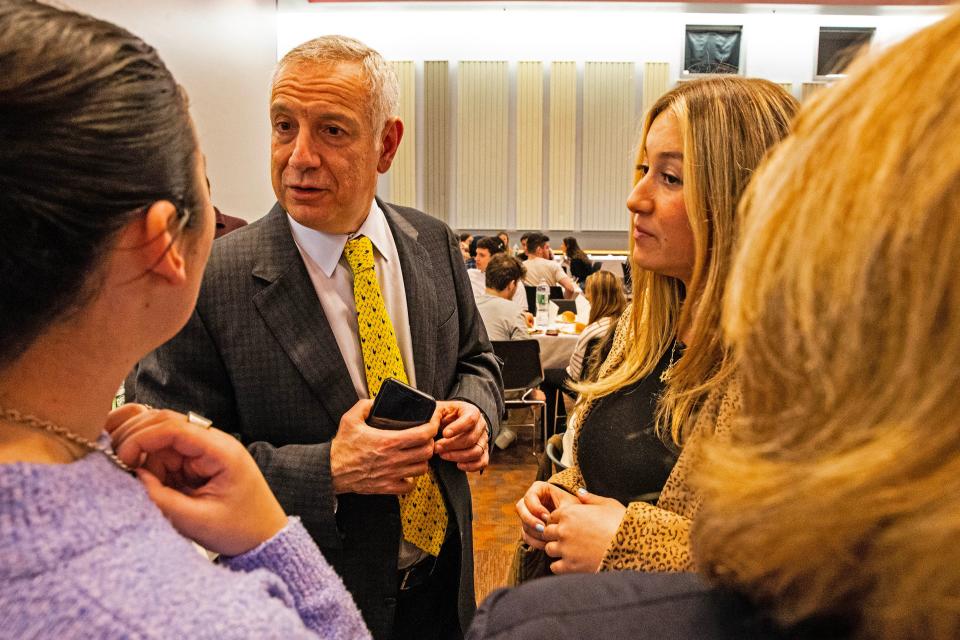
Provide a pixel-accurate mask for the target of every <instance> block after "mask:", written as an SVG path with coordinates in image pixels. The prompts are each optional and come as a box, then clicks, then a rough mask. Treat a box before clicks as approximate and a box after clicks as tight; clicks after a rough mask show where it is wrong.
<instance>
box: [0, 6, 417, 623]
mask: <svg viewBox="0 0 960 640" xmlns="http://www.w3.org/2000/svg"><path fill="white" fill-rule="evenodd" d="M0 60H3V61H4V73H3V80H2V85H3V88H2V90H0V114H2V115H0V139H2V140H3V141H4V149H3V150H2V151H0V185H2V188H0V228H2V229H3V231H4V233H3V237H2V240H0V243H2V245H3V250H2V251H0V265H2V268H0V405H2V408H0V576H2V579H0V620H3V629H2V631H0V635H2V636H4V637H7V638H121V637H131V636H133V637H141V638H146V637H151V638H159V637H169V638H196V637H218V638H258V637H259V638H266V637H282V638H308V637H309V638H318V637H319V638H338V639H339V638H369V637H370V636H369V634H368V632H367V630H366V628H365V627H364V624H363V621H362V619H361V618H360V614H359V611H358V610H357V607H356V606H355V605H354V603H353V601H352V600H351V598H350V595H349V594H348V593H347V591H346V590H345V588H344V586H343V584H342V582H341V581H340V578H339V577H338V576H337V574H336V573H335V572H334V571H333V569H332V568H331V567H330V565H329V564H328V563H327V562H326V560H325V559H324V558H323V556H322V555H321V554H320V551H319V549H317V547H316V545H315V544H314V543H313V541H312V540H311V539H310V536H309V535H308V534H307V531H306V529H305V528H304V527H303V525H302V524H301V522H300V520H299V519H298V518H288V517H287V516H286V514H285V513H284V512H283V509H282V508H281V507H280V504H279V502H278V501H277V499H276V498H275V497H274V495H273V494H272V493H271V492H270V489H269V487H268V486H267V483H266V480H265V479H264V477H263V474H262V473H261V472H260V470H259V469H258V468H257V466H256V463H255V462H254V460H253V458H252V457H251V456H250V454H248V453H247V452H246V450H245V449H244V448H243V445H241V444H240V442H239V441H238V440H236V439H235V438H234V437H232V436H231V435H229V434H227V433H224V432H222V431H219V430H218V429H215V428H210V425H209V423H204V422H203V420H202V419H201V418H199V417H198V416H192V417H190V418H188V417H187V416H184V415H182V414H179V413H176V412H173V411H157V410H150V409H147V408H146V407H144V406H141V405H129V406H124V407H121V408H119V409H117V410H116V411H114V412H112V413H111V414H109V416H108V410H109V407H110V404H111V399H112V398H113V395H114V392H115V389H116V388H117V386H118V385H119V384H120V381H121V380H122V379H123V376H124V375H125V374H126V372H127V371H129V370H130V367H131V365H132V364H133V363H134V362H136V361H137V359H138V358H140V357H141V356H143V355H144V354H145V353H146V352H147V351H149V350H150V349H153V348H154V347H156V346H158V345H160V344H162V343H163V342H165V341H166V340H168V339H169V338H170V336H172V335H174V334H175V333H176V332H177V331H178V330H179V329H180V328H181V327H182V326H183V325H184V324H185V323H186V322H187V318H188V317H189V316H190V313H191V311H192V310H193V308H194V305H195V303H196V300H197V292H198V290H199V288H200V279H201V275H202V273H203V269H204V265H205V264H206V262H207V257H208V256H209V254H210V248H211V246H212V244H213V234H214V224H215V217H214V210H213V206H212V205H211V204H210V197H209V193H208V191H207V187H206V185H205V183H204V177H203V163H202V159H201V154H200V150H199V147H198V143H197V139H196V135H195V129H194V127H193V124H192V122H191V120H190V115H189V113H188V107H187V102H186V97H185V95H184V94H183V93H182V89H181V88H180V86H179V85H178V84H177V82H176V80H175V79H174V78H173V76H172V75H171V74H170V72H169V71H168V70H167V68H166V66H165V65H164V63H163V61H162V60H160V58H159V56H158V55H157V53H156V51H155V50H154V49H153V48H151V47H150V46H149V45H147V44H146V43H144V42H143V41H142V40H140V39H139V38H137V37H135V36H133V35H132V34H130V33H129V32H127V31H125V30H123V29H121V28H119V27H117V26H115V25H112V24H110V23H108V22H103V21H100V20H96V19H94V18H92V17H89V16H84V15H81V14H78V13H73V12H70V11H62V10H59V9H56V8H53V7H51V6H48V5H46V4H42V3H38V2H21V1H13V2H3V3H0ZM27 105H29V106H27ZM130 114H136V116H135V117H130ZM10 149H14V150H16V151H15V152H12V153H11V152H9V150H10ZM133 159H136V160H138V161H136V162H134V161H132V160H133ZM51 185H55V188H54V189H51ZM368 406H369V403H368ZM197 408H198V409H202V407H197ZM105 428H106V429H107V430H108V431H110V432H111V434H110V435H108V434H107V433H105V432H104V429H105ZM434 429H435V428H434ZM111 435H112V437H113V445H114V447H115V453H114V451H113V450H111V448H110V444H111V441H110V436H111ZM134 476H135V477H134ZM189 539H192V540H194V541H196V542H198V543H200V544H202V545H203V546H204V547H206V548H207V549H210V550H212V551H216V552H218V553H220V554H221V555H220V558H219V560H218V563H219V564H220V565H223V566H217V565H216V564H213V563H211V562H209V561H208V560H207V559H206V558H204V557H202V556H201V555H200V554H198V553H197V552H196V551H195V550H194V547H193V546H192V545H191V544H190V541H189Z"/></svg>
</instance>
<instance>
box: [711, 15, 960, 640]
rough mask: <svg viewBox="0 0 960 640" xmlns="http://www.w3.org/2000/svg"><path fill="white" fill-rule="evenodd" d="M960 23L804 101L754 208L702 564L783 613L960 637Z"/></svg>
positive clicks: (869, 629) (729, 314) (922, 36)
mask: <svg viewBox="0 0 960 640" xmlns="http://www.w3.org/2000/svg"><path fill="white" fill-rule="evenodd" d="M958 43H960V14H958V13H953V14H952V15H951V16H950V17H948V18H945V19H944V20H942V21H941V22H939V23H937V24H935V25H934V26H932V27H929V28H927V29H925V30H924V31H922V32H920V33H918V34H916V35H914V36H913V37H911V38H909V39H908V40H905V41H904V42H902V43H900V44H898V45H896V46H894V47H892V48H891V49H889V50H888V51H886V52H884V53H883V54H881V55H880V56H878V57H877V58H876V59H875V60H872V61H867V62H860V63H858V64H857V65H855V66H854V68H853V69H852V70H851V74H852V76H851V77H850V78H849V79H847V80H844V81H842V82H841V83H839V84H837V85H835V86H834V87H833V88H831V89H829V90H826V91H823V92H822V93H821V94H820V95H818V96H817V97H816V98H814V100H813V102H812V103H811V104H809V105H808V107H807V108H805V109H804V110H803V112H802V113H801V115H800V116H799V118H798V119H797V121H796V123H795V134H794V136H792V137H791V138H790V139H788V141H787V142H785V143H784V144H783V145H782V146H781V147H780V148H779V149H778V151H777V152H776V153H775V154H774V155H773V157H772V158H771V159H770V161H769V162H767V163H766V164H765V165H764V166H763V168H762V170H761V171H760V174H759V175H758V176H757V177H756V178H755V180H754V182H753V183H752V184H751V187H750V189H749V190H748V194H747V196H746V197H745V199H744V203H743V211H744V213H745V214H746V215H745V220H746V229H745V231H744V235H743V251H742V252H741V254H740V255H739V257H738V258H737V260H736V264H735V267H734V269H733V272H732V275H731V278H730V282H731V285H730V290H729V291H728V295H727V300H726V305H725V310H724V326H725V328H726V331H727V335H728V337H729V340H730V342H731V344H732V346H733V349H734V353H735V356H736V358H737V363H738V367H739V371H740V372H741V374H742V384H743V394H744V399H743V406H744V410H743V416H742V418H741V420H740V421H739V422H738V424H737V426H736V428H735V429H734V430H733V439H732V441H731V442H729V443H722V442H710V443H708V444H707V445H706V447H705V450H704V452H703V453H704V454H705V455H704V456H703V459H704V462H703V467H701V473H700V475H699V476H698V487H699V488H700V489H701V490H702V491H703V493H704V501H703V504H704V508H703V511H702V512H701V514H700V516H699V517H698V519H697V521H696V522H695V525H694V542H693V548H694V552H695V555H696V557H697V558H698V563H699V565H700V568H701V569H703V570H704V571H705V572H706V573H707V574H708V575H709V576H711V578H712V579H713V581H715V582H720V583H723V584H727V585H732V586H733V587H734V588H736V589H738V590H740V591H742V592H745V593H746V594H748V595H750V596H751V597H753V598H754V599H755V600H756V601H758V602H760V603H764V604H767V605H768V606H770V607H771V609H772V610H773V611H774V612H775V614H776V616H777V617H778V618H779V620H780V621H781V622H783V623H787V624H790V623H794V622H797V621H799V620H803V619H805V618H809V617H811V616H826V617H830V616H839V617H842V618H845V619H846V620H848V621H850V622H852V623H853V624H854V625H856V628H857V633H858V637H863V638H867V637H869V638H882V639H888V638H889V639H892V638H957V637H960V545H958V544H957V540H960V393H958V391H957V381H958V374H960V277H958V274H960V154H958V152H957V149H960V82H958V81H957V78H958V77H960V45H958Z"/></svg>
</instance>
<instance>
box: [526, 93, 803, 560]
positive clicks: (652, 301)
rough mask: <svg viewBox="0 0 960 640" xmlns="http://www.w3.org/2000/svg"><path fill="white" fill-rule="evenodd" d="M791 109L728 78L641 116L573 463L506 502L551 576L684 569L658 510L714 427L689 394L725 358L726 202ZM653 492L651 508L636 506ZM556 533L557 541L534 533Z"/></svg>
mask: <svg viewBox="0 0 960 640" xmlns="http://www.w3.org/2000/svg"><path fill="white" fill-rule="evenodd" d="M796 109H797V101H796V100H795V99H794V98H793V97H792V96H790V95H789V94H788V93H787V92H786V91H785V90H784V89H783V88H782V87H780V86H779V85H776V84H774V83H772V82H769V81H766V80H759V79H750V78H739V77H730V78H710V79H703V80H696V81H691V82H685V83H682V84H681V85H678V86H677V87H676V88H675V89H673V90H671V91H669V92H667V93H666V94H664V95H663V96H662V97H661V98H660V99H659V100H657V102H656V103H654V105H653V106H652V107H651V109H650V110H649V111H648V113H647V114H646V116H645V118H644V127H643V133H642V134H641V138H640V145H639V147H638V148H639V150H640V151H639V156H638V159H637V170H636V174H635V177H636V184H635V186H634V189H633V191H632V192H631V193H630V195H629V197H628V199H627V208H628V210H629V211H630V214H631V221H632V224H633V231H632V233H631V236H630V259H631V262H632V268H633V273H634V285H633V286H634V289H633V300H632V303H631V305H630V306H629V307H628V308H627V310H626V311H625V312H624V314H623V315H622V316H621V318H620V321H619V322H618V323H617V328H616V332H615V335H614V338H613V343H612V346H611V348H610V352H609V355H608V356H607V358H606V360H604V362H603V364H602V365H601V366H600V368H599V370H598V373H597V381H596V382H593V383H588V384H582V385H574V389H575V390H577V391H578V392H579V393H580V395H579V399H578V401H577V404H576V405H575V407H574V410H573V412H572V414H573V415H572V416H571V418H570V420H569V422H570V427H572V428H573V429H574V436H573V437H574V438H575V439H574V443H573V444H574V446H573V452H572V454H573V461H574V465H573V466H572V467H571V468H569V469H567V470H565V471H563V472H561V473H559V474H557V475H555V476H554V477H553V478H551V479H550V482H549V483H535V484H534V485H532V486H531V487H530V489H529V490H528V491H527V493H526V494H525V496H524V497H523V498H521V499H520V500H519V501H518V502H517V505H516V509H517V513H518V515H519V516H520V520H521V524H522V532H523V539H524V541H525V542H526V543H527V544H529V545H531V546H533V547H535V548H540V549H543V548H544V547H545V546H546V544H547V542H553V543H554V544H552V545H551V546H550V549H549V552H550V554H551V556H552V557H554V558H556V560H555V561H554V562H553V564H552V565H551V568H552V570H553V571H554V572H556V573H566V572H594V571H597V570H598V569H599V570H620V569H641V570H650V571H663V570H680V569H687V568H690V566H691V562H690V553H689V544H688V540H687V538H686V537H683V536H682V535H678V533H677V530H678V528H679V529H680V530H681V531H683V530H684V525H683V521H684V518H683V516H682V515H681V514H677V513H676V512H674V511H671V508H673V509H677V510H682V509H681V508H680V507H679V506H677V503H676V502H674V501H675V500H680V501H681V502H682V503H683V504H687V499H688V497H689V496H688V494H687V493H686V492H684V491H682V490H681V489H678V486H684V485H685V473H686V471H687V469H688V467H687V466H684V465H682V464H678V465H677V467H676V468H674V462H675V460H676V458H677V451H678V448H679V447H681V446H682V445H683V443H684V442H685V439H686V437H687V436H688V435H689V434H690V433H691V431H692V430H695V424H696V421H697V420H703V421H706V422H708V423H710V424H712V423H713V422H715V420H716V416H715V415H714V414H715V413H716V411H717V409H718V406H717V405H715V404H704V405H703V406H702V408H701V404H702V403H703V401H704V400H705V399H706V398H705V393H704V392H703V391H702V390H703V389H704V387H705V385H708V384H709V383H710V381H711V380H712V378H713V376H715V375H716V374H717V373H718V372H719V371H721V370H723V369H724V364H725V362H726V360H727V358H728V354H727V352H726V350H725V349H724V348H723V347H722V344H721V340H720V320H719V318H720V309H721V306H722V302H723V294H724V291H725V286H726V280H725V275H726V273H727V272H728V270H729V265H730V259H731V254H732V249H733V246H734V245H735V244H736V238H735V237H734V233H735V230H736V229H737V217H736V207H737V202H738V200H739V198H740V196H741V194H742V193H743V190H744V188H745V187H746V185H747V183H748V182H749V179H750V177H751V175H752V173H753V170H754V169H755V168H756V167H757V165H759V163H760V161H761V159H762V158H763V157H764V154H765V153H766V152H767V150H768V149H770V148H771V147H773V146H774V145H775V144H776V143H777V142H779V141H780V140H781V139H782V138H783V137H784V136H786V135H787V132H788V130H789V125H790V121H791V119H792V117H793V115H794V113H795V112H796ZM703 167H710V171H704V170H703ZM721 178H722V179H721ZM730 402H734V400H733V399H731V400H730ZM658 423H659V424H658ZM681 462H683V460H681ZM668 476H669V477H670V482H671V483H672V484H667V487H666V488H665V487H664V485H665V484H666V483H667V480H668ZM582 488H586V489H587V490H589V491H590V492H591V494H595V496H594V497H592V498H591V499H590V502H589V503H581V502H580V501H579V500H578V498H577V497H576V495H575V494H576V492H577V490H578V489H582ZM661 490H663V495H660V498H659V504H660V505H661V507H663V508H658V507H655V506H653V505H651V504H648V501H656V500H657V496H658V494H659V493H660V492H661ZM678 494H679V495H680V496H682V497H678ZM599 496H602V498H600V497H599ZM567 507H568V508H567ZM677 519H679V520H681V523H680V524H677V522H676V520H677ZM557 524H560V525H561V526H562V528H561V530H562V531H563V532H564V537H563V539H562V540H561V539H557V538H556V536H557V533H556V532H557V528H556V527H554V528H552V529H550V530H549V532H548V531H547V529H546V527H547V525H557Z"/></svg>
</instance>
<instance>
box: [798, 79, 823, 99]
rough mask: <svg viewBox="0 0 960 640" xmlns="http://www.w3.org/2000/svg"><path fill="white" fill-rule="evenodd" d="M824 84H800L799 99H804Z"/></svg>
mask: <svg viewBox="0 0 960 640" xmlns="http://www.w3.org/2000/svg"><path fill="white" fill-rule="evenodd" d="M825 86H827V85H826V83H824V82H804V83H803V84H802V85H800V100H801V101H803V100H806V99H807V98H809V97H810V96H812V95H813V94H815V93H816V92H817V91H819V90H820V89H823V88H824V87H825Z"/></svg>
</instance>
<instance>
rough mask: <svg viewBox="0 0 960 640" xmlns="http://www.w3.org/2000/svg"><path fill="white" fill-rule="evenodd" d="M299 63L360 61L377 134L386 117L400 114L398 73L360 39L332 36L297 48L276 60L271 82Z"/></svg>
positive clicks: (275, 81) (322, 37) (381, 128)
mask: <svg viewBox="0 0 960 640" xmlns="http://www.w3.org/2000/svg"><path fill="white" fill-rule="evenodd" d="M300 62H307V63H314V64H322V65H327V64H338V63H341V62H355V63H357V64H359V65H360V67H361V69H363V75H364V80H365V82H366V87H367V91H368V92H369V95H370V104H369V105H368V107H369V111H370V113H369V115H370V121H371V124H372V125H373V129H374V132H375V134H376V135H377V136H379V135H380V132H381V131H383V125H384V123H385V122H386V120H387V118H389V117H391V116H394V115H397V105H398V103H399V101H400V85H399V82H398V81H397V74H396V73H394V72H393V69H392V68H391V67H390V65H389V64H387V61H386V60H384V59H383V56H381V55H380V54H379V53H378V52H377V51H375V50H374V49H371V48H370V47H368V46H367V45H365V44H363V43H362V42H360V41H359V40H355V39H354V38H348V37H347V36H337V35H330V36H321V37H319V38H314V39H313V40H308V41H307V42H304V43H303V44H301V45H298V46H296V47H294V48H293V49H291V50H290V51H288V52H287V54H286V55H285V56H283V58H281V60H280V62H278V63H277V67H276V69H275V70H274V72H273V82H272V84H274V85H275V84H276V83H277V77H278V76H279V75H280V72H281V71H282V70H283V68H284V67H285V66H286V65H288V64H296V63H300Z"/></svg>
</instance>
